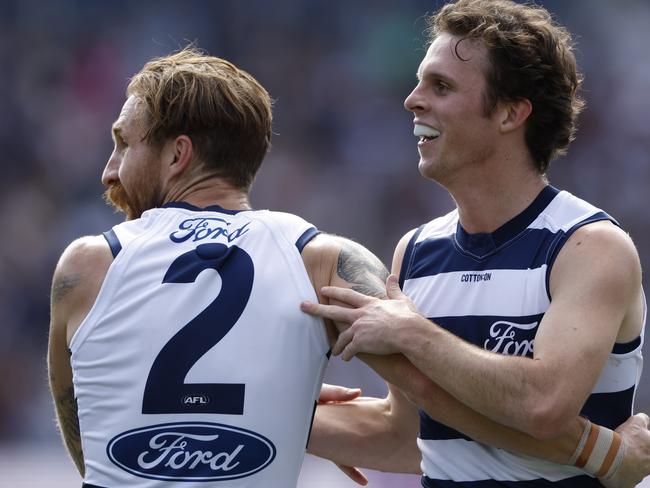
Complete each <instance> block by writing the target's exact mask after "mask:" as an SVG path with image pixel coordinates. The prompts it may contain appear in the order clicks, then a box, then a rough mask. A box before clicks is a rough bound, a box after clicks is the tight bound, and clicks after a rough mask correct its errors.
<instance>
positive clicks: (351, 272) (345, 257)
mask: <svg viewBox="0 0 650 488" xmlns="http://www.w3.org/2000/svg"><path fill="white" fill-rule="evenodd" d="M336 272H337V274H338V275H339V276H340V277H341V278H342V279H344V280H345V281H347V282H348V283H351V284H352V289H353V290H354V291H358V292H359V293H363V294H364V295H370V296H373V297H377V298H385V297H386V278H388V270H387V269H386V267H385V266H384V265H383V264H382V262H381V261H380V260H379V259H377V257H376V256H375V255H374V254H372V253H371V252H370V251H368V250H367V249H366V248H365V247H363V246H361V245H359V244H357V243H355V242H351V241H347V240H341V252H340V253H339V259H338V263H337V266H336Z"/></svg>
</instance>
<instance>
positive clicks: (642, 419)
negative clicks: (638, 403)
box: [632, 412, 650, 429]
mask: <svg viewBox="0 0 650 488" xmlns="http://www.w3.org/2000/svg"><path fill="white" fill-rule="evenodd" d="M632 418H635V419H636V420H637V422H639V424H640V425H641V426H642V427H643V428H644V429H647V428H648V425H649V424H650V418H648V416H647V415H646V414H645V413H643V412H641V413H637V414H636V415H634V416H633V417H632Z"/></svg>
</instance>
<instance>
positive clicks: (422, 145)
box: [404, 33, 499, 185]
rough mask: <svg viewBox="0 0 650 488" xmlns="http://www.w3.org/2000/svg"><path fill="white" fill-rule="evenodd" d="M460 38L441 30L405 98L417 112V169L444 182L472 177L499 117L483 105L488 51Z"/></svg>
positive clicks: (493, 139) (492, 142)
mask: <svg viewBox="0 0 650 488" xmlns="http://www.w3.org/2000/svg"><path fill="white" fill-rule="evenodd" d="M459 40H460V38H458V37H455V36H452V35H450V34H447V33H441V34H440V35H439V36H438V37H437V38H436V39H435V40H434V41H433V42H432V43H431V46H430V47H429V49H428V51H427V54H426V56H425V57H424V59H423V60H422V63H421V64H420V67H419V69H418V84H417V86H416V87H415V89H414V90H413V91H412V92H411V94H410V95H409V96H408V97H407V98H406V100H405V102H404V106H405V107H406V109H407V110H409V111H411V112H413V114H414V115H415V118H414V123H415V129H414V134H415V135H416V136H418V137H419V138H420V139H419V142H418V151H419V153H420V162H419V165H418V168H419V170H420V173H421V174H422V176H424V177H426V178H430V179H433V180H435V181H437V182H439V183H441V184H443V185H447V184H450V183H453V182H454V181H457V179H458V178H459V177H462V176H463V175H469V176H470V177H471V175H472V174H473V173H472V170H473V168H475V167H476V166H480V165H483V164H485V163H487V162H488V161H489V160H490V158H491V157H492V156H493V155H494V153H495V147H496V143H497V138H498V135H499V130H498V127H499V124H498V122H497V118H496V117H492V116H488V115H486V113H485V108H484V93H485V89H486V81H485V75H484V67H485V66H486V64H487V63H488V59H487V51H486V49H485V48H484V47H483V46H482V45H481V44H478V43H477V42H474V41H469V40H464V41H462V42H460V44H458V41H459ZM459 56H460V57H461V58H462V59H460V58H459Z"/></svg>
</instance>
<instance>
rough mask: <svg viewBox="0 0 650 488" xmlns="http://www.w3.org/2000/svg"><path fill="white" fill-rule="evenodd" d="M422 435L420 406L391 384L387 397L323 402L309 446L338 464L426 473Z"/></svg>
mask: <svg viewBox="0 0 650 488" xmlns="http://www.w3.org/2000/svg"><path fill="white" fill-rule="evenodd" d="M417 434H418V413H417V408H416V407H415V406H414V405H413V404H412V403H410V402H409V401H408V400H407V399H406V398H405V397H404V396H403V394H402V393H401V392H400V391H399V389H397V388H395V387H394V386H392V385H391V386H389V394H388V397H387V398H384V399H380V398H363V397H362V398H359V399H356V400H354V401H351V402H344V403H336V404H323V405H319V406H318V408H317V409H316V416H315V418H314V425H313V428H312V435H311V438H310V442H309V449H308V450H309V452H310V453H311V454H315V455H317V456H320V457H324V458H326V459H330V460H332V461H334V462H335V463H337V464H343V465H354V466H362V467H365V468H371V469H377V470H380V471H390V472H396V473H420V468H419V464H420V453H419V451H418V448H417V444H416V438H417Z"/></svg>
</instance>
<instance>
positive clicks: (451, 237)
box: [400, 186, 645, 488]
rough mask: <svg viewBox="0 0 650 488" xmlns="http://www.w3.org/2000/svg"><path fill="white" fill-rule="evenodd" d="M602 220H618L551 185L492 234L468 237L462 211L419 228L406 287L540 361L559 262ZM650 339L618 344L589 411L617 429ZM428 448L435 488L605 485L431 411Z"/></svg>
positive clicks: (442, 313) (443, 320)
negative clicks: (476, 436) (542, 326)
mask: <svg viewBox="0 0 650 488" xmlns="http://www.w3.org/2000/svg"><path fill="white" fill-rule="evenodd" d="M599 220H610V221H612V222H614V220H613V219H612V218H611V217H610V216H609V215H607V214H606V213H604V212H602V211H601V210H599V209H597V208H596V207H594V206H592V205H590V204H589V203H587V202H585V201H583V200H581V199H579V198H577V197H575V196H573V195H571V194H570V193H568V192H566V191H558V190H557V189H555V188H553V187H551V186H547V187H546V188H545V189H544V190H542V192H541V193H540V194H539V196H538V197H537V198H536V199H535V200H534V201H533V203H532V204H531V205H530V206H529V207H528V208H527V209H526V210H524V211H523V212H522V213H521V214H519V215H518V216H516V217H515V218H514V219H512V220H510V221H509V222H507V223H506V224H505V225H503V226H502V227H500V228H499V229H497V230H496V231H495V232H493V233H491V234H468V233H467V232H465V230H464V229H463V228H462V227H461V226H460V224H459V222H458V212H457V211H456V210H454V211H453V212H451V213H449V214H447V215H446V216H443V217H440V218H438V219H435V220H433V221H431V222H429V223H427V224H424V225H423V226H421V227H420V228H419V229H418V230H417V231H416V232H415V234H414V236H413V237H412V239H411V241H410V242H409V244H408V246H407V249H406V252H405V255H404V261H403V265H402V269H401V273H400V285H401V287H402V289H403V290H404V293H406V294H407V295H408V296H409V297H410V298H411V299H412V300H413V301H414V302H415V304H416V305H417V307H418V309H419V310H420V312H421V313H422V314H423V315H425V316H426V317H427V318H429V319H430V320H432V321H435V322H436V323H437V324H439V325H440V326H442V327H444V328H445V329H447V330H449V331H450V332H452V333H454V334H456V335H457V336H459V337H461V338H462V339H465V340H467V341H468V342H471V343H473V344H476V345H478V346H480V347H483V348H484V349H487V350H489V351H493V352H496V353H500V354H510V355H520V356H528V357H532V355H533V345H534V340H535V334H536V332H537V327H538V325H539V323H540V322H541V320H542V317H543V316H544V313H545V312H546V310H547V309H548V307H549V305H550V295H549V287H548V281H549V275H550V271H551V267H552V266H553V262H554V260H555V258H556V257H557V255H558V253H559V251H560V249H561V248H562V246H563V245H564V243H565V242H566V241H567V239H568V238H569V237H570V236H571V234H572V233H573V232H574V231H575V230H576V229H578V228H579V227H581V226H583V225H585V224H588V223H591V222H595V221H599ZM644 320H645V314H644ZM642 342H643V333H641V336H640V337H638V338H637V339H636V340H634V341H632V342H630V343H626V344H615V346H614V349H613V351H612V353H611V354H610V356H609V358H608V360H607V363H606V365H605V368H604V370H603V372H602V374H601V376H600V378H599V379H598V381H597V383H596V386H595V387H594V389H593V391H592V394H591V395H590V397H589V399H588V400H587V402H586V404H585V407H584V408H583V410H582V415H584V416H586V417H588V418H589V419H591V420H592V421H593V422H594V423H597V424H600V425H604V426H607V427H609V428H615V427H616V426H618V425H619V424H621V423H622V422H623V421H625V420H626V419H627V418H628V417H629V416H630V414H631V412H632V405H633V402H634V394H635V391H636V387H637V385H638V383H639V377H640V374H641V367H642V356H641V346H642ZM418 446H419V448H420V451H421V453H422V465H421V468H422V472H423V473H424V475H423V477H422V485H423V486H424V487H426V488H448V487H467V488H469V487H471V488H493V487H494V488H496V487H504V486H507V487H525V488H531V487H544V486H560V487H567V488H568V487H571V488H581V487H592V486H593V487H597V486H600V484H599V483H598V481H597V480H596V479H594V478H591V477H590V476H587V475H585V473H584V472H582V471H580V470H579V469H577V468H574V467H571V466H563V465H559V464H555V463H551V462H548V461H543V460H539V459H534V458H531V457H528V456H523V455H516V454H512V453H510V452H507V451H505V450H502V449H497V448H493V447H490V446H487V445H485V444H481V443H478V442H475V441H473V440H471V439H470V438H468V437H466V436H465V435H463V434H461V433H460V432H458V431H456V430H453V429H450V428H449V427H446V426H444V425H442V424H440V423H438V422H436V421H434V420H433V419H431V418H430V417H429V416H428V415H426V414H425V413H424V412H422V411H421V412H420V437H419V439H418Z"/></svg>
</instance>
